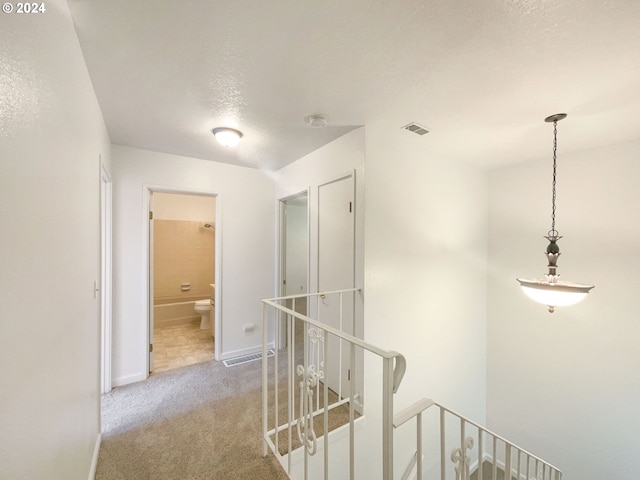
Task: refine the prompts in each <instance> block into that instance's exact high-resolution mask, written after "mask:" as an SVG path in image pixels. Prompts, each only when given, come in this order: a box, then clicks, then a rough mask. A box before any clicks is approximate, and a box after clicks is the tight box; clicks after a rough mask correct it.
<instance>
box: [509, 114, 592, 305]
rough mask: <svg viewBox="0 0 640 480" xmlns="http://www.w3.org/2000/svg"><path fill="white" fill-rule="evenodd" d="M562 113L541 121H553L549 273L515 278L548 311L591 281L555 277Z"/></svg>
mask: <svg viewBox="0 0 640 480" xmlns="http://www.w3.org/2000/svg"><path fill="white" fill-rule="evenodd" d="M566 116H567V115H566V114H565V113H558V114H556V115H551V116H550V117H547V118H545V122H548V123H550V122H553V195H552V197H551V205H552V210H551V230H549V233H548V234H547V236H546V237H545V238H546V239H547V240H549V245H548V246H547V251H546V253H545V255H546V256H547V260H548V265H547V267H548V268H549V273H547V274H546V275H545V277H546V280H537V279H535V280H527V279H524V278H518V279H517V280H518V282H520V286H521V287H522V290H523V291H524V293H525V294H527V296H528V297H529V298H531V299H532V300H534V301H536V302H538V303H541V304H543V305H546V306H547V307H548V309H549V312H550V313H553V312H554V311H555V307H566V306H568V305H574V304H576V303H578V302H580V301H582V300H584V298H585V297H586V296H587V294H588V293H589V290H591V289H592V288H593V285H583V284H581V283H573V282H562V281H560V280H558V277H559V274H558V272H557V270H558V265H557V262H558V257H559V256H560V248H559V247H558V244H557V242H558V240H560V239H561V238H562V237H561V236H560V235H559V234H558V231H557V230H556V159H557V158H556V157H557V155H556V151H557V145H558V143H557V142H558V130H557V126H558V122H559V121H560V120H562V119H563V118H565V117H566Z"/></svg>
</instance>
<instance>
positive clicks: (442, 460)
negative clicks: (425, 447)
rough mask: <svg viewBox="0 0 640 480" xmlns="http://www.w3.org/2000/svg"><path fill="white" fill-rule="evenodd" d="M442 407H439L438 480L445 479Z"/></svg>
mask: <svg viewBox="0 0 640 480" xmlns="http://www.w3.org/2000/svg"><path fill="white" fill-rule="evenodd" d="M444 426H445V421H444V409H443V408H442V407H440V480H447V475H446V472H445V468H444V467H445V460H444V458H445V451H444V449H445V433H444Z"/></svg>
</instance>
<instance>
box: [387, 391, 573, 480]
mask: <svg viewBox="0 0 640 480" xmlns="http://www.w3.org/2000/svg"><path fill="white" fill-rule="evenodd" d="M430 412H433V413H434V414H435V418H432V419H431V420H432V421H431V422H430V423H431V425H432V426H433V427H435V428H433V429H432V430H433V431H434V432H435V433H436V435H437V436H438V437H439V438H438V439H436V441H434V442H431V444H432V445H433V444H436V445H437V444H439V447H436V448H435V449H434V450H435V451H431V452H429V451H425V450H424V448H423V444H424V438H423V435H424V432H423V425H424V423H429V419H426V418H424V417H425V416H426V415H427V414H428V413H430ZM412 419H415V421H416V422H415V423H416V452H417V453H416V462H417V476H416V478H419V479H421V478H423V476H422V475H423V471H424V470H425V465H424V460H423V457H424V458H426V459H427V463H428V464H429V471H430V472H439V474H440V479H441V480H446V479H448V478H455V479H456V480H470V478H471V474H472V473H473V472H474V471H475V472H476V473H474V474H473V475H474V479H477V480H483V475H484V469H483V464H485V463H488V464H489V467H490V470H491V473H490V477H489V478H491V479H496V478H498V477H497V475H498V470H501V471H502V472H504V478H506V479H508V478H511V479H513V480H561V479H562V472H561V471H560V470H559V469H558V468H557V467H554V466H553V465H551V464H550V463H548V462H545V461H544V460H542V459H541V458H539V457H536V456H535V455H533V454H532V453H529V452H528V451H526V450H524V449H522V448H520V447H518V446H517V445H515V444H514V443H512V442H510V441H508V440H506V439H505V438H504V437H501V436H500V435H498V434H496V433H494V432H492V431H491V430H489V429H487V428H485V427H483V426H481V425H479V424H477V423H475V422H473V421H471V420H469V419H468V418H465V417H464V416H462V415H460V414H459V413H456V412H454V411H453V410H451V409H449V408H447V407H444V406H442V405H440V404H439V403H436V402H434V401H433V400H429V399H426V398H423V399H422V400H419V401H418V402H416V403H414V404H413V405H411V406H410V407H408V408H407V409H405V410H403V411H402V412H400V413H398V414H397V415H396V416H395V417H394V420H393V426H394V428H398V427H400V426H401V425H403V424H405V423H407V422H408V421H410V420H412ZM447 433H450V437H448V436H447ZM418 452H422V455H420V454H419V453H418ZM447 458H448V459H449V460H447ZM449 461H450V462H449ZM506 472H511V475H510V476H507V473H506ZM454 475H455V476H454ZM484 480H488V479H487V478H484Z"/></svg>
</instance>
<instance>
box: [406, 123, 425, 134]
mask: <svg viewBox="0 0 640 480" xmlns="http://www.w3.org/2000/svg"><path fill="white" fill-rule="evenodd" d="M402 128H404V129H405V130H409V131H410V132H413V133H415V134H418V135H424V134H425V133H429V129H428V128H427V127H425V126H424V125H420V124H419V123H416V122H411V123H408V124H407V125H405V126H404V127H402Z"/></svg>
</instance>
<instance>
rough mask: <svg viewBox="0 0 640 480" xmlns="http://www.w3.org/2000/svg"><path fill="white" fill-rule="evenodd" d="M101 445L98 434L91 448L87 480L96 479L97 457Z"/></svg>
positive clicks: (100, 436) (100, 437) (100, 435)
mask: <svg viewBox="0 0 640 480" xmlns="http://www.w3.org/2000/svg"><path fill="white" fill-rule="evenodd" d="M101 443H102V434H100V433H99V434H98V437H97V438H96V445H95V446H94V447H93V457H91V468H90V469H89V480H94V478H96V468H97V467H98V455H99V454H100V444H101Z"/></svg>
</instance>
